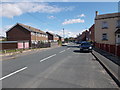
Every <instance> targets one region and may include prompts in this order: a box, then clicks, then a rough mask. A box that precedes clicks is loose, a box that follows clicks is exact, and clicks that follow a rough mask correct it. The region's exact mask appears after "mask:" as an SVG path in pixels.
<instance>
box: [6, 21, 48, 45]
mask: <svg viewBox="0 0 120 90" xmlns="http://www.w3.org/2000/svg"><path fill="white" fill-rule="evenodd" d="M6 35H7V40H8V41H21V40H27V41H29V46H30V47H31V46H32V44H37V43H38V42H48V35H47V34H46V33H45V32H43V31H41V30H39V29H37V28H33V27H31V26H27V25H24V24H20V23H17V24H16V25H14V26H13V27H12V28H10V29H9V30H8V31H7V32H6Z"/></svg>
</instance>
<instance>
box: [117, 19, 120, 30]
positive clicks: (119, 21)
mask: <svg viewBox="0 0 120 90" xmlns="http://www.w3.org/2000/svg"><path fill="white" fill-rule="evenodd" d="M117 28H120V20H117Z"/></svg>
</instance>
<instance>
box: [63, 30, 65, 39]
mask: <svg viewBox="0 0 120 90" xmlns="http://www.w3.org/2000/svg"><path fill="white" fill-rule="evenodd" d="M63 38H65V31H64V28H63Z"/></svg>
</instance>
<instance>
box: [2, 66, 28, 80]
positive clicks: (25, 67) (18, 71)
mask: <svg viewBox="0 0 120 90" xmlns="http://www.w3.org/2000/svg"><path fill="white" fill-rule="evenodd" d="M25 69H27V67H24V68H22V69H19V70H17V71H15V72H13V73H11V74H8V75H6V76H4V77H2V78H0V81H1V80H3V79H5V78H7V77H10V76H12V75H14V74H16V73H18V72H21V71H23V70H25Z"/></svg>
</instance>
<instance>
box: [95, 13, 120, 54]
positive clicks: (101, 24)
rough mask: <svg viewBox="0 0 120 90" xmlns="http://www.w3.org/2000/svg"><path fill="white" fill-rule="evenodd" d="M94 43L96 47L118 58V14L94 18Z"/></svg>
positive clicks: (119, 17)
mask: <svg viewBox="0 0 120 90" xmlns="http://www.w3.org/2000/svg"><path fill="white" fill-rule="evenodd" d="M95 42H96V44H97V47H99V48H101V49H103V50H105V51H108V52H110V53H113V54H115V55H118V56H120V13H109V14H102V15H98V11H96V17H95Z"/></svg>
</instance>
